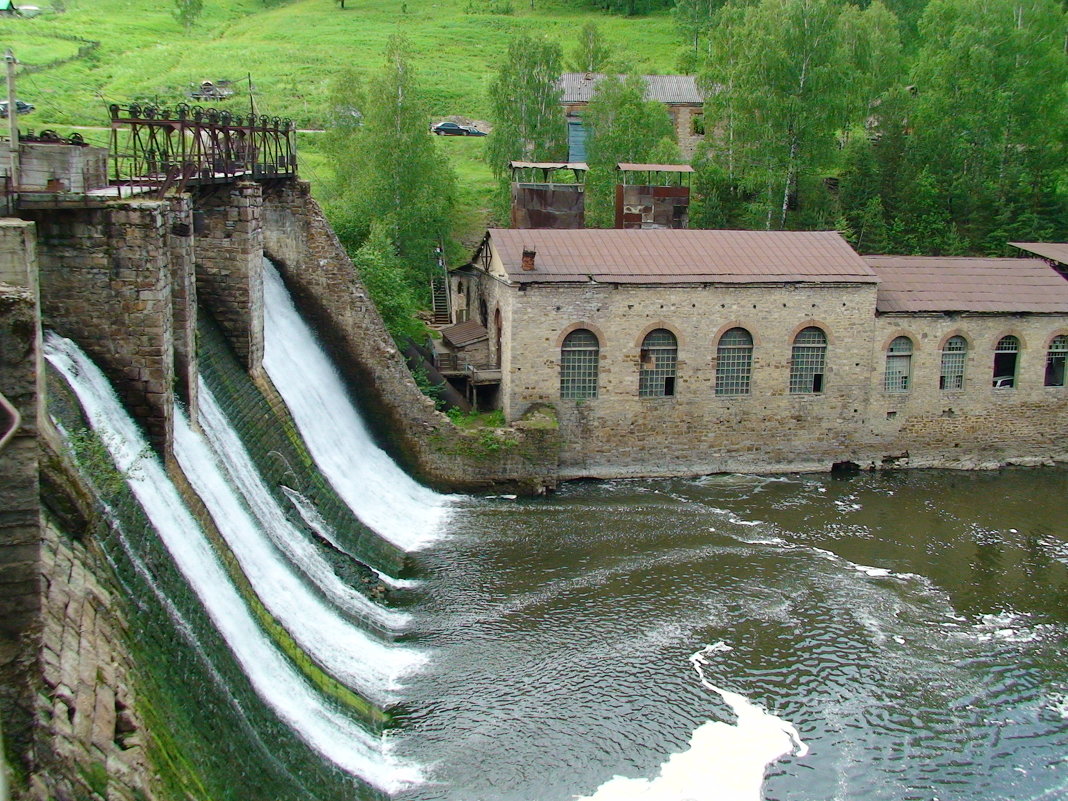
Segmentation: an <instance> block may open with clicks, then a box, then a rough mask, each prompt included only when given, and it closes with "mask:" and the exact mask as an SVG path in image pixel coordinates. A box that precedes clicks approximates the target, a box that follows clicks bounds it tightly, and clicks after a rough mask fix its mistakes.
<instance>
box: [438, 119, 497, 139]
mask: <svg viewBox="0 0 1068 801" xmlns="http://www.w3.org/2000/svg"><path fill="white" fill-rule="evenodd" d="M430 132H431V133H435V134H437V135H438V136H485V135H486V132H485V131H480V130H478V128H476V127H474V126H473V125H460V123H458V122H439V123H438V124H437V125H431V126H430Z"/></svg>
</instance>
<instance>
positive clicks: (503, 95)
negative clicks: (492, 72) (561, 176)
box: [486, 34, 567, 178]
mask: <svg viewBox="0 0 1068 801" xmlns="http://www.w3.org/2000/svg"><path fill="white" fill-rule="evenodd" d="M562 71H563V54H562V52H561V50H560V45H558V44H557V43H555V42H551V41H549V40H548V39H546V38H544V37H536V36H529V35H527V34H521V35H519V36H516V37H515V38H514V39H512V41H511V43H510V44H509V45H508V53H507V55H506V57H505V59H504V62H503V63H502V64H501V67H500V69H499V70H498V72H497V75H496V77H494V79H493V81H492V82H491V83H490V87H489V101H490V108H491V109H492V114H493V132H492V133H491V134H490V135H489V139H488V140H487V143H486V156H487V158H488V159H489V163H490V168H491V169H492V170H493V172H494V174H495V175H496V176H497V177H499V178H500V177H503V176H504V175H506V174H507V171H508V162H509V161H513V160H525V161H562V160H564V159H566V158H567V125H566V123H565V120H564V111H563V107H562V106H561V105H560V98H561V96H562V95H561V90H560V87H559V84H558V81H559V78H560V74H561V72H562Z"/></svg>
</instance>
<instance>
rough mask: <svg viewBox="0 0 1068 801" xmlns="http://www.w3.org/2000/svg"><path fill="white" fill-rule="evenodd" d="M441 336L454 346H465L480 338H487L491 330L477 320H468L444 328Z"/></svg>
mask: <svg viewBox="0 0 1068 801" xmlns="http://www.w3.org/2000/svg"><path fill="white" fill-rule="evenodd" d="M441 336H442V337H443V338H444V339H445V341H446V342H448V343H449V344H450V345H452V346H453V347H454V348H463V347H466V346H467V345H471V344H473V343H475V342H478V341H479V340H482V339H487V338H488V337H489V332H488V331H487V330H486V328H485V326H483V325H482V324H481V323H479V322H478V321H477V320H467V321H466V322H463V323H457V324H456V325H450V326H449V327H448V328H442V329H441Z"/></svg>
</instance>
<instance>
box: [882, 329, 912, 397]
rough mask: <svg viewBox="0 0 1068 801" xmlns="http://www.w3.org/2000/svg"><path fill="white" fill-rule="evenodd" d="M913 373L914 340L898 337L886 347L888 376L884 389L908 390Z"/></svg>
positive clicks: (894, 390) (884, 382)
mask: <svg viewBox="0 0 1068 801" xmlns="http://www.w3.org/2000/svg"><path fill="white" fill-rule="evenodd" d="M911 373H912V340H911V339H909V338H908V337H896V338H895V339H894V341H893V342H891V343H890V347H889V348H887V349H886V377H885V378H884V379H883V389H885V390H886V391H887V392H908V391H909V381H910V380H911Z"/></svg>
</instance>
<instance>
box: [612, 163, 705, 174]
mask: <svg viewBox="0 0 1068 801" xmlns="http://www.w3.org/2000/svg"><path fill="white" fill-rule="evenodd" d="M616 169H617V170H623V171H624V172H693V171H694V169H693V167H691V166H690V165H689V164H627V163H625V162H622V161H621V162H619V164H617V165H616Z"/></svg>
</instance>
